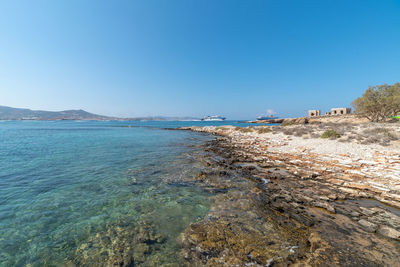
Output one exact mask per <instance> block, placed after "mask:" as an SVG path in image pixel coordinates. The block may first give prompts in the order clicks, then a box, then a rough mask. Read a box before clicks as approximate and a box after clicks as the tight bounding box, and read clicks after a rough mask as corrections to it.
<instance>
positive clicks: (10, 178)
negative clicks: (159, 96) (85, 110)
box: [0, 121, 254, 266]
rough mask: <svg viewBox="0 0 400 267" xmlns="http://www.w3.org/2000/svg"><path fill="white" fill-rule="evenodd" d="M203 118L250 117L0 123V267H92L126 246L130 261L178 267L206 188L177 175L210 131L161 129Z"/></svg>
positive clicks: (191, 168)
mask: <svg viewBox="0 0 400 267" xmlns="http://www.w3.org/2000/svg"><path fill="white" fill-rule="evenodd" d="M207 125H215V126H221V125H233V126H239V127H244V126H248V125H249V124H246V123H238V122H237V121H224V122H201V121H183V122H182V121H0V266H74V265H88V266H96V265H101V264H107V260H108V259H110V258H114V259H115V258H117V259H118V257H122V259H120V260H121V261H123V260H124V259H123V257H124V256H118V255H117V252H118V251H120V250H121V249H126V247H132V251H134V253H136V254H135V262H134V264H135V266H136V265H137V266H180V265H182V264H183V263H182V257H181V256H180V254H179V253H180V247H179V236H180V234H181V233H182V232H183V231H184V230H185V229H186V228H187V227H188V225H190V224H191V223H194V222H196V221H198V220H201V219H202V218H203V217H204V216H205V215H206V214H207V212H208V210H209V208H210V203H211V202H210V201H211V200H210V198H211V197H212V193H210V192H206V191H205V190H204V189H202V188H198V187H196V186H194V185H192V184H189V183H185V182H184V180H185V179H179V178H180V177H183V176H185V175H196V174H198V173H199V172H201V168H204V166H203V165H201V164H199V162H198V160H197V159H196V157H195V156H194V155H201V145H202V144H204V143H205V142H207V141H210V140H212V139H213V138H215V137H214V136H211V135H207V134H202V133H194V132H189V131H175V130H170V129H169V128H176V127H181V126H207ZM251 125H254V124H251ZM122 246H124V248H122ZM100 263H101V264H100ZM132 264H133V263H132Z"/></svg>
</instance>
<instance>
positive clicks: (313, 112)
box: [308, 109, 321, 117]
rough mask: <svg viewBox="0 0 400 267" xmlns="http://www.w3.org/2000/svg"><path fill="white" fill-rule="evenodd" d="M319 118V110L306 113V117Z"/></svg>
mask: <svg viewBox="0 0 400 267" xmlns="http://www.w3.org/2000/svg"><path fill="white" fill-rule="evenodd" d="M319 116H321V110H318V109H313V110H309V111H308V117H319Z"/></svg>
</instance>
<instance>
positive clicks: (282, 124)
mask: <svg viewBox="0 0 400 267" xmlns="http://www.w3.org/2000/svg"><path fill="white" fill-rule="evenodd" d="M295 124H296V123H295V122H294V121H289V120H285V121H283V122H282V123H281V126H290V125H295Z"/></svg>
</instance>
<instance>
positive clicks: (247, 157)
mask: <svg viewBox="0 0 400 267" xmlns="http://www.w3.org/2000/svg"><path fill="white" fill-rule="evenodd" d="M180 129H181V130H190V131H196V132H204V133H209V134H214V135H217V136H218V137H217V138H216V139H215V140H214V141H211V142H209V143H207V144H205V145H204V151H205V153H204V154H202V155H199V156H198V157H199V158H201V159H202V161H203V162H205V165H207V168H205V169H204V172H202V173H201V174H200V175H197V176H193V177H190V178H187V179H191V182H193V183H196V184H197V185H199V186H202V187H203V188H205V189H206V190H211V191H213V192H216V195H215V197H214V202H213V203H214V204H213V206H212V208H211V210H210V212H209V214H208V215H207V216H206V217H205V218H203V219H202V220H201V221H199V222H196V223H194V224H191V225H190V226H189V227H188V228H187V229H186V231H185V232H184V233H183V234H182V236H181V244H182V256H183V257H184V258H185V259H186V261H187V263H188V265H191V266H288V265H291V266H399V259H400V256H399V255H400V210H399V208H400V146H399V141H398V139H399V137H400V132H399V127H398V124H340V125H331V124H323V125H321V124H308V125H294V126H286V127H279V126H270V127H266V126H264V127H263V126H261V127H241V128H239V127H232V126H224V127H186V128H180ZM327 131H328V132H329V131H330V132H332V131H333V132H334V133H335V134H333V135H330V136H329V138H321V136H324V134H325V133H326V132H327ZM324 137H325V136H324Z"/></svg>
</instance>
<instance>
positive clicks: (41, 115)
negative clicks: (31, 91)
mask: <svg viewBox="0 0 400 267" xmlns="http://www.w3.org/2000/svg"><path fill="white" fill-rule="evenodd" d="M194 119H197V118H193V117H164V116H152V117H137V118H118V117H111V116H104V115H98V114H94V113H90V112H87V111H85V110H83V109H69V110H62V111H46V110H32V109H27V108H13V107H8V106H2V105H0V120H154V121H156V120H160V121H166V120H194Z"/></svg>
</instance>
